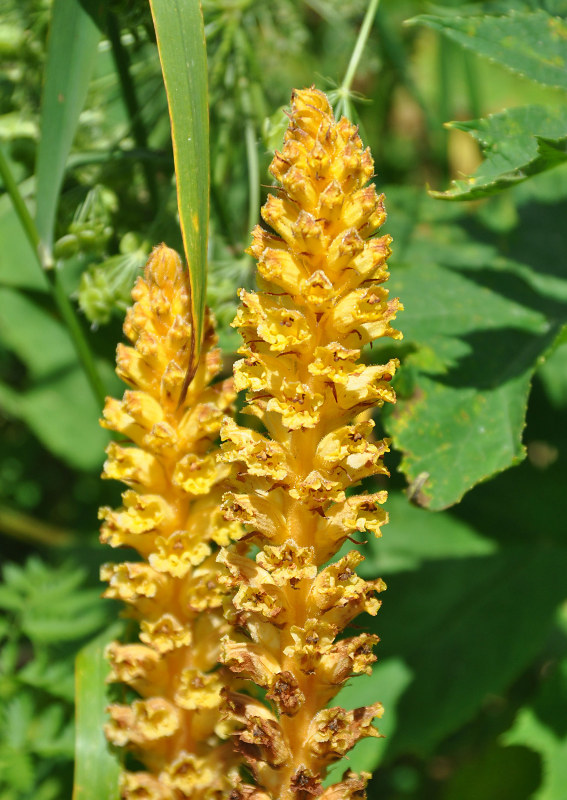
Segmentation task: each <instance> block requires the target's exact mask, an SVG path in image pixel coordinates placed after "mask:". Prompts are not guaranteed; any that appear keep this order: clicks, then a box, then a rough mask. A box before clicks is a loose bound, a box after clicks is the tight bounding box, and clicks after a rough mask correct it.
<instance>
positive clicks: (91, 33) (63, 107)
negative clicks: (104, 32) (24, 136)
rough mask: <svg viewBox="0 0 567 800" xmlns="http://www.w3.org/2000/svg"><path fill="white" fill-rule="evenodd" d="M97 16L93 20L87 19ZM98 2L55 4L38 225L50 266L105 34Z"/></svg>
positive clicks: (40, 159)
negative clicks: (70, 163) (66, 179)
mask: <svg viewBox="0 0 567 800" xmlns="http://www.w3.org/2000/svg"><path fill="white" fill-rule="evenodd" d="M89 11H92V14H90V13H88V12H89ZM97 13H98V14H100V4H96V3H95V2H94V0H81V1H80V0H54V2H53V10H52V17H51V28H50V34H49V45H48V51H47V64H46V68H45V86H44V90H43V100H42V106H41V138H40V140H39V146H38V152H37V170H36V172H37V201H36V225H37V230H38V233H39V237H40V242H41V247H42V250H43V252H42V260H43V261H44V263H50V261H51V249H52V245H53V235H54V227H55V215H56V213H57V202H58V198H59V193H60V191H61V185H62V183H63V176H64V173H65V165H66V162H67V158H68V156H69V152H70V150H71V145H72V143H73V139H74V137H75V133H76V130H77V125H78V122H79V114H80V113H81V111H82V109H83V106H84V103H85V99H86V96H87V90H88V85H89V80H90V77H91V74H92V69H93V66H94V63H95V58H96V54H97V46H98V43H99V40H100V32H99V29H98V28H97V26H96V23H95V21H94V20H95V19H96V14H97Z"/></svg>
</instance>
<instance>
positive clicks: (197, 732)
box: [100, 245, 242, 800]
mask: <svg viewBox="0 0 567 800" xmlns="http://www.w3.org/2000/svg"><path fill="white" fill-rule="evenodd" d="M132 296H133V298H134V300H135V301H136V302H135V304H134V305H133V307H132V308H130V309H129V310H128V313H127V316H126V321H125V324H124V332H125V333H126V335H127V337H128V338H129V339H130V341H131V342H132V345H133V346H125V345H119V346H118V356H117V364H118V366H117V372H118V374H119V376H120V377H121V378H122V379H123V380H124V381H125V382H126V383H127V384H128V385H129V387H130V388H129V390H127V391H126V392H125V393H124V397H123V398H122V400H120V401H119V400H114V399H112V398H108V399H107V402H106V406H105V409H104V419H103V421H102V425H103V426H104V427H106V428H109V429H110V430H113V431H116V432H117V433H120V434H122V435H123V436H124V437H126V442H122V443H120V444H118V443H116V442H113V443H111V444H110V445H109V447H108V450H107V461H106V463H105V465H104V472H103V477H105V478H113V479H115V480H120V481H122V482H123V483H125V484H126V485H127V487H128V488H127V489H126V491H125V492H124V493H123V495H122V503H123V504H122V506H121V507H120V508H118V509H111V508H102V509H101V510H100V518H101V519H102V528H101V541H102V542H104V543H106V544H109V545H110V546H111V547H129V548H133V549H134V550H136V551H137V553H138V554H139V556H140V560H139V561H135V562H131V561H126V562H123V563H118V564H106V565H105V566H104V567H103V568H102V572H101V577H102V579H103V580H104V581H106V582H107V583H108V588H107V590H106V592H105V595H106V596H107V597H111V598H114V599H118V600H122V601H123V602H124V603H126V604H127V606H128V611H127V616H130V617H132V618H134V619H136V620H137V621H138V622H139V624H140V636H139V638H140V642H135V643H129V644H120V643H118V642H114V643H113V644H111V645H110V646H109V647H108V651H107V655H108V659H109V661H110V665H111V673H110V676H109V680H110V681H113V682H114V681H116V682H120V683H123V684H126V685H127V686H128V687H130V688H131V689H132V690H133V691H134V692H136V693H137V695H138V696H139V699H136V700H134V701H133V702H132V703H130V704H119V703H114V704H113V705H111V706H110V708H109V714H110V721H109V723H108V724H107V726H106V735H107V737H108V739H109V740H110V742H112V744H114V745H116V746H118V747H126V748H128V749H129V750H131V751H132V752H133V753H134V754H135V756H136V759H137V760H138V761H139V762H140V763H141V764H143V766H144V769H143V770H139V771H125V772H123V774H122V782H121V786H122V796H123V797H124V798H126V800H141V798H144V800H182V799H183V798H191V799H192V800H213V799H214V800H217V798H219V797H221V796H223V795H228V794H229V793H230V791H231V790H232V788H233V787H234V786H235V785H236V783H237V781H238V770H237V763H238V759H237V757H236V755H235V754H234V753H233V747H232V744H231V742H223V741H222V740H221V739H220V738H219V736H218V733H217V732H216V731H217V729H218V728H219V726H220V721H221V716H220V712H219V706H220V703H221V691H222V690H223V689H224V687H225V686H226V685H227V682H228V683H230V680H229V673H228V671H222V670H221V671H212V670H214V668H215V666H216V664H217V661H218V658H219V649H220V642H221V639H222V637H226V636H227V634H228V633H229V632H230V626H229V625H228V623H227V622H226V621H225V620H224V618H223V614H222V604H223V600H224V595H225V593H226V590H225V589H223V587H222V585H221V582H220V570H221V566H220V564H218V563H217V562H216V553H217V551H218V548H219V546H220V545H228V544H229V543H230V542H231V541H234V540H235V539H238V538H239V537H240V536H241V534H242V529H241V526H240V523H239V521H238V520H236V519H235V520H227V519H225V518H224V516H223V514H222V512H221V509H220V500H221V494H222V492H223V482H224V481H225V479H226V478H227V476H228V474H229V472H230V469H231V467H230V466H229V465H228V464H226V463H223V462H220V461H217V460H216V458H215V452H216V447H215V441H216V439H217V438H218V435H219V431H220V426H221V422H222V419H223V417H224V416H225V415H226V414H227V413H229V412H230V410H231V404H232V401H233V399H234V390H233V386H232V381H230V380H229V381H223V382H220V383H215V384H212V383H211V381H212V380H213V379H214V378H215V376H216V375H217V374H218V372H219V370H220V366H221V359H220V354H219V351H218V350H217V349H215V348H214V345H215V342H216V337H215V333H214V326H213V320H212V318H211V316H210V315H208V316H207V318H206V322H205V334H204V340H203V346H202V352H201V361H200V364H199V367H198V369H197V372H196V374H195V377H194V379H193V381H192V383H191V385H190V386H189V389H188V392H187V395H186V397H185V399H184V400H183V401H182V402H181V403H180V402H179V398H180V393H181V390H182V386H183V381H184V377H185V373H186V370H187V366H188V361H189V351H190V339H191V324H192V323H191V314H190V305H189V297H188V292H187V287H186V278H185V275H184V273H183V270H182V266H181V261H180V259H179V256H178V255H177V254H176V253H175V252H174V251H173V250H170V249H169V248H167V247H166V246H165V245H160V246H159V247H156V248H155V250H154V251H153V252H152V254H151V255H150V258H149V260H148V263H147V266H146V269H145V273H144V277H143V278H139V279H138V282H137V283H136V286H135V287H134V290H133V292H132ZM224 488H226V487H224Z"/></svg>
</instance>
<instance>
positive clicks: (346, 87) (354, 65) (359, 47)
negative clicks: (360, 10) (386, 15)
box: [339, 0, 380, 94]
mask: <svg viewBox="0 0 567 800" xmlns="http://www.w3.org/2000/svg"><path fill="white" fill-rule="evenodd" d="M379 5H380V0H370V3H369V4H368V8H367V9H366V14H365V15H364V19H363V21H362V25H361V26H360V30H359V32H358V38H357V40H356V44H355V45H354V50H353V51H352V55H351V57H350V61H349V63H348V67H347V71H346V72H345V76H344V78H343V82H342V84H341V87H340V89H339V92H341V91H342V92H343V93H344V94H348V92H350V88H351V86H352V82H353V80H354V76H355V75H356V70H357V69H358V65H359V63H360V59H361V58H362V53H363V52H364V48H365V47H366V42H367V41H368V37H369V36H370V30H371V28H372V23H373V21H374V17H375V16H376V11H377V10H378V6H379Z"/></svg>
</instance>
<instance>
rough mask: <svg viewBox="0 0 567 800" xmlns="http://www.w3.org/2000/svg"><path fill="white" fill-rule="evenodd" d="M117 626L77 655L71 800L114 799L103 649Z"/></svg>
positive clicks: (116, 765) (115, 774)
mask: <svg viewBox="0 0 567 800" xmlns="http://www.w3.org/2000/svg"><path fill="white" fill-rule="evenodd" d="M120 628H121V626H120V625H117V626H114V627H113V628H111V629H110V630H109V631H107V632H106V633H104V634H102V635H101V636H99V637H97V638H96V639H94V641H92V642H91V643H90V644H88V645H87V646H86V647H84V648H83V649H82V650H81V652H80V653H79V655H78V656H77V661H76V666H75V681H76V708H77V711H76V747H75V753H76V755H75V780H74V786H73V800H101V798H104V800H117V798H118V796H119V792H118V776H119V773H120V764H119V761H118V759H117V757H116V756H115V755H114V754H113V753H111V752H110V749H109V745H108V742H107V741H106V739H105V737H104V733H103V726H104V724H105V723H106V722H107V719H108V718H107V715H106V707H107V705H108V703H109V699H108V685H107V684H106V683H105V680H106V677H107V675H108V672H109V667H108V663H107V661H106V659H105V657H104V651H105V648H106V646H107V645H108V644H109V643H110V642H111V641H113V639H115V638H116V636H117V635H118V634H119V631H120Z"/></svg>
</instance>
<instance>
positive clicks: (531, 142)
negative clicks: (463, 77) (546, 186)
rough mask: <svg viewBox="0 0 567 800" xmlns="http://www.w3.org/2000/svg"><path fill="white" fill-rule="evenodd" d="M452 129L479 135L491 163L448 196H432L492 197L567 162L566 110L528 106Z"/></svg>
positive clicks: (455, 184)
mask: <svg viewBox="0 0 567 800" xmlns="http://www.w3.org/2000/svg"><path fill="white" fill-rule="evenodd" d="M447 127H449V128H454V129H456V130H460V131H465V132H466V133H470V134H471V135H472V136H474V138H475V139H476V140H477V141H478V142H479V144H480V146H481V147H482V150H483V153H484V155H485V160H484V161H483V163H482V164H481V165H480V167H479V168H478V170H477V171H476V173H475V174H474V175H473V176H471V177H470V178H465V179H464V180H463V179H460V180H456V181H453V184H452V186H451V188H450V189H448V190H447V191H446V192H430V194H431V195H432V196H433V197H437V198H439V199H441V200H476V199H479V198H481V197H488V196H489V195H492V194H496V193H497V192H500V191H502V190H503V189H507V188H509V187H510V186H514V185H515V184H517V183H521V182H522V181H525V180H526V179H527V178H529V177H531V176H532V175H537V174H539V173H540V172H545V171H546V170H548V169H552V168H553V167H556V166H558V165H559V164H562V163H564V162H565V161H567V109H566V108H552V107H546V106H522V107H520V108H512V109H508V110H506V111H502V112H501V113H499V114H492V115H491V116H489V117H487V118H486V119H479V120H472V121H471V122H451V123H449V124H448V125H447Z"/></svg>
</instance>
